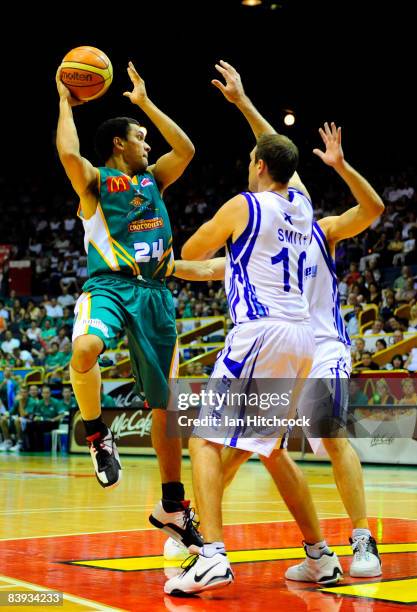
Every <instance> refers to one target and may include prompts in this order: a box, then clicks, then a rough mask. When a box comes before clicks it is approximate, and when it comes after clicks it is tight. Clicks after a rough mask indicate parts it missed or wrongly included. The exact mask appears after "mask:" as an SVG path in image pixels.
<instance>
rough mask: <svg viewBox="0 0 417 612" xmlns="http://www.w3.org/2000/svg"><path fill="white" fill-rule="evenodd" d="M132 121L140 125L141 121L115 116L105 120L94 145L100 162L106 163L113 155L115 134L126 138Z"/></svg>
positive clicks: (99, 128)
mask: <svg viewBox="0 0 417 612" xmlns="http://www.w3.org/2000/svg"><path fill="white" fill-rule="evenodd" d="M132 123H134V124H136V125H140V123H139V121H137V120H136V119H132V118H131V117H115V118H114V119H108V120H107V121H104V123H102V124H101V125H100V126H99V127H98V128H97V132H96V136H95V141H94V147H95V150H96V153H97V156H98V159H99V162H100V163H105V162H106V161H107V160H108V159H109V158H110V157H111V156H112V155H113V138H114V137H115V136H119V137H120V138H124V139H125V140H126V138H127V133H128V131H129V126H130V125H131V124H132Z"/></svg>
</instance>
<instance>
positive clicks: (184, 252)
mask: <svg viewBox="0 0 417 612" xmlns="http://www.w3.org/2000/svg"><path fill="white" fill-rule="evenodd" d="M181 259H186V260H188V261H190V259H193V252H192V248H191V247H190V244H189V241H188V242H186V243H185V244H184V245H183V247H182V249H181Z"/></svg>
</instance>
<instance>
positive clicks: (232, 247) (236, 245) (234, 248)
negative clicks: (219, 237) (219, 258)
mask: <svg viewBox="0 0 417 612" xmlns="http://www.w3.org/2000/svg"><path fill="white" fill-rule="evenodd" d="M241 195H244V196H245V198H246V200H247V202H248V208H249V221H248V224H247V226H246V228H245V229H244V231H243V233H242V234H241V235H240V236H239V237H238V238H237V240H236V241H235V242H232V239H231V238H229V239H228V241H227V244H228V247H229V251H230V254H231V255H232V256H233V259H234V260H236V259H237V258H238V257H239V255H240V254H241V252H242V250H243V248H244V247H245V245H246V243H247V241H248V239H249V237H250V235H251V233H252V229H253V219H254V211H253V206H252V205H251V203H250V199H249V198H248V196H247V194H246V193H242V194H241Z"/></svg>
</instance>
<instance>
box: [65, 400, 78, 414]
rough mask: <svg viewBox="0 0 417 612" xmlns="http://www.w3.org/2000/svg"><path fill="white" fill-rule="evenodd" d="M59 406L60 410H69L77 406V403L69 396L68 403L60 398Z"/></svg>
mask: <svg viewBox="0 0 417 612" xmlns="http://www.w3.org/2000/svg"><path fill="white" fill-rule="evenodd" d="M61 408H62V410H61V412H69V411H70V410H72V409H73V408H78V404H77V401H76V399H75V397H72V398H71V401H70V403H69V404H67V403H66V402H64V400H61Z"/></svg>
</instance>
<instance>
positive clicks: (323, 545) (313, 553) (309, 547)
mask: <svg viewBox="0 0 417 612" xmlns="http://www.w3.org/2000/svg"><path fill="white" fill-rule="evenodd" d="M304 544H305V547H306V553H307V555H308V556H309V557H311V558H312V559H320V557H321V556H322V555H323V554H324V553H326V554H328V555H330V554H331V552H332V551H331V550H330V548H329V547H328V546H327V542H326V540H322V541H321V542H316V544H307V542H304Z"/></svg>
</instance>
